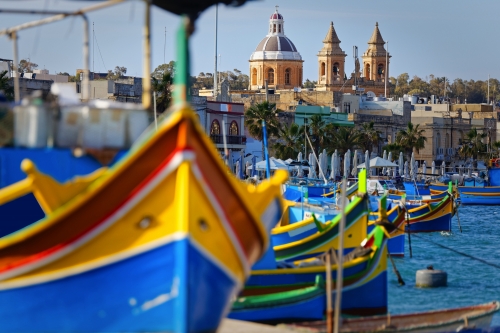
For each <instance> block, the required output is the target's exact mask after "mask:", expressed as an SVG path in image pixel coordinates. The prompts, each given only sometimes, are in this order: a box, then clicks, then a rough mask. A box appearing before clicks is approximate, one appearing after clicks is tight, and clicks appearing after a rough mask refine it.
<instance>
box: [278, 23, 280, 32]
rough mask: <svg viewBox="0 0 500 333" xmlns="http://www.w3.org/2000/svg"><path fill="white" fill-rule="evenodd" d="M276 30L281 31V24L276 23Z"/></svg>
mask: <svg viewBox="0 0 500 333" xmlns="http://www.w3.org/2000/svg"><path fill="white" fill-rule="evenodd" d="M278 32H279V33H281V24H278Z"/></svg>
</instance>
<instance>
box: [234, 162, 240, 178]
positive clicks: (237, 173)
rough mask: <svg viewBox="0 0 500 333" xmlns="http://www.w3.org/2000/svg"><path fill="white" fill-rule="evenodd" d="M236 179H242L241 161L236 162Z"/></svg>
mask: <svg viewBox="0 0 500 333" xmlns="http://www.w3.org/2000/svg"><path fill="white" fill-rule="evenodd" d="M235 165H236V178H238V179H240V173H239V172H238V170H239V169H240V160H236V164H235Z"/></svg>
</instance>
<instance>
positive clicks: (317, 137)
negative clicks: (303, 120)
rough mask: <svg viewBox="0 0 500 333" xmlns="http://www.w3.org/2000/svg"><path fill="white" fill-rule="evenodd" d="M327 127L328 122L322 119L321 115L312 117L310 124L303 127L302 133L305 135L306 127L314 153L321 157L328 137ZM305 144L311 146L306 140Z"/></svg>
mask: <svg viewBox="0 0 500 333" xmlns="http://www.w3.org/2000/svg"><path fill="white" fill-rule="evenodd" d="M325 125H326V122H325V121H324V120H323V119H322V118H321V116H320V115H319V114H315V115H312V116H311V117H310V118H309V123H308V124H304V125H302V127H301V128H300V132H301V133H304V126H305V129H306V132H307V135H308V136H309V139H310V140H311V144H312V145H313V147H314V152H315V153H316V156H318V155H319V153H320V151H321V150H322V149H323V148H324V147H325V143H326V137H325ZM305 144H306V145H307V146H309V142H308V141H307V140H306V142H305Z"/></svg>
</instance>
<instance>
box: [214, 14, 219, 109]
mask: <svg viewBox="0 0 500 333" xmlns="http://www.w3.org/2000/svg"><path fill="white" fill-rule="evenodd" d="M218 16H219V5H218V4H216V5H215V71H214V94H213V95H214V101H216V100H217V89H218V87H217V20H218Z"/></svg>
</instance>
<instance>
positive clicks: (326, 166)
mask: <svg viewBox="0 0 500 333" xmlns="http://www.w3.org/2000/svg"><path fill="white" fill-rule="evenodd" d="M321 167H322V168H323V173H324V175H325V178H326V177H327V174H326V170H327V169H328V154H327V153H326V149H323V165H322V166H321Z"/></svg>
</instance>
